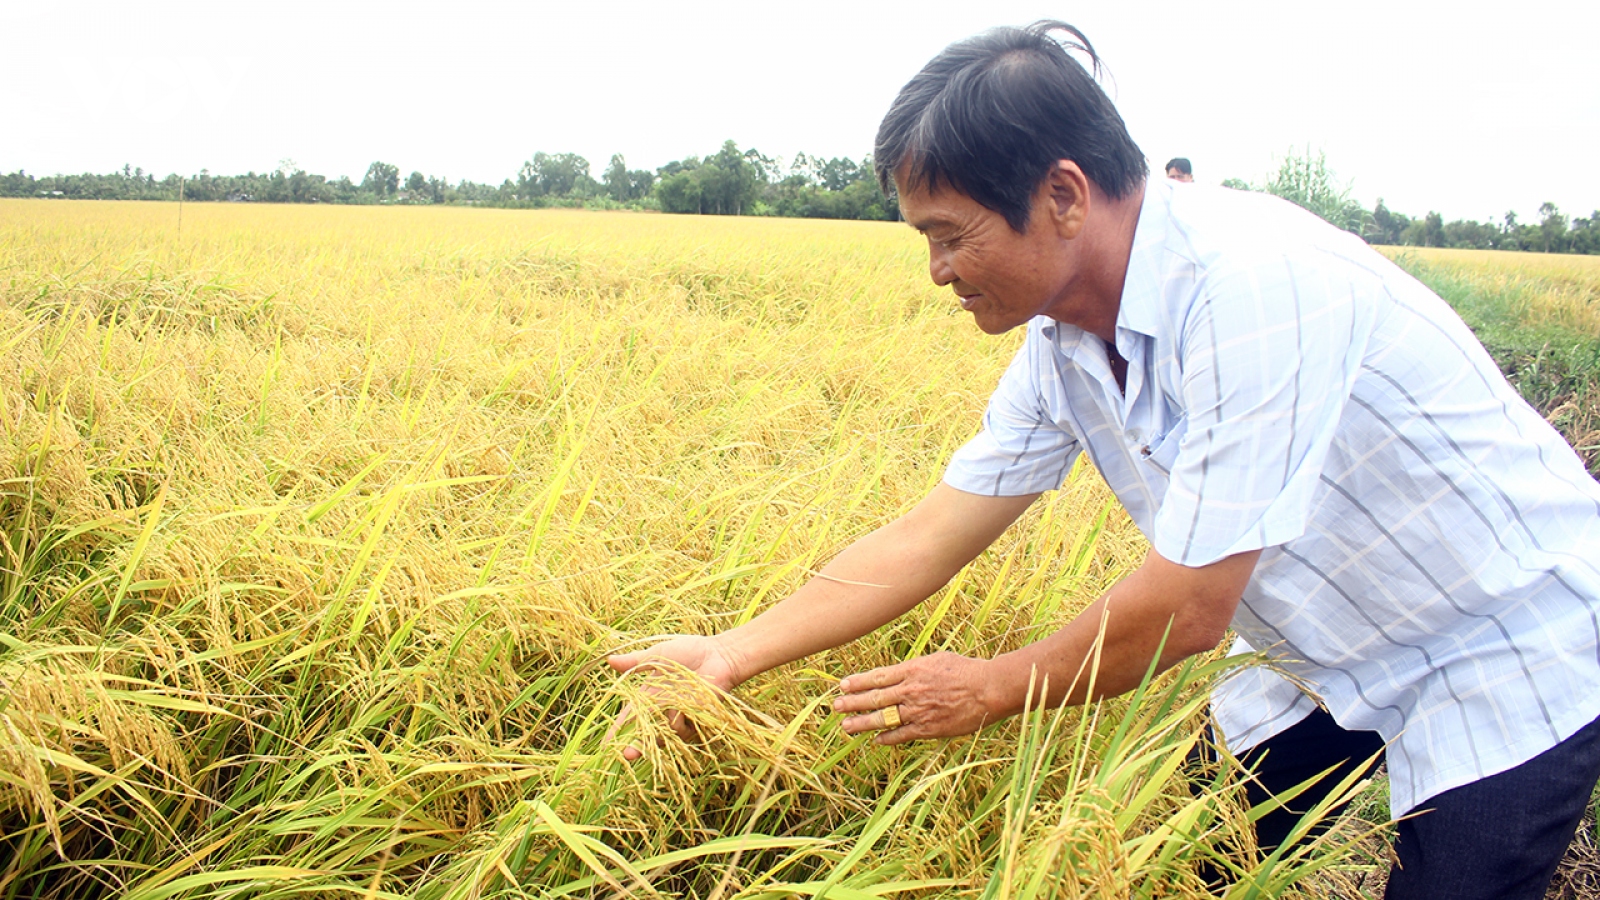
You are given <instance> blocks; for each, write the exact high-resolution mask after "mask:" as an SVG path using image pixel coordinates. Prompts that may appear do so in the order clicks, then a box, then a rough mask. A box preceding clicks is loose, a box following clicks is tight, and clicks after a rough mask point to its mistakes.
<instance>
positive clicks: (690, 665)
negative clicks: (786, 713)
mask: <svg viewBox="0 0 1600 900" xmlns="http://www.w3.org/2000/svg"><path fill="white" fill-rule="evenodd" d="M606 662H607V663H609V664H610V666H611V668H612V669H614V670H616V671H617V672H618V673H627V672H631V671H633V670H634V669H638V668H643V669H646V670H648V669H650V668H651V667H652V666H662V665H663V664H671V663H676V664H678V665H680V666H682V667H683V668H685V669H688V670H689V671H691V672H693V673H694V674H696V675H698V676H700V677H701V678H704V679H705V680H706V681H707V682H709V683H710V684H711V686H712V687H715V688H717V689H718V690H721V691H731V690H733V689H734V688H735V687H737V686H738V684H739V682H740V681H742V680H743V677H742V676H741V675H740V674H739V670H738V668H737V665H736V662H735V660H734V654H733V653H732V652H730V651H729V650H728V648H727V647H726V646H724V645H723V643H722V642H721V641H719V640H717V639H716V638H714V637H700V636H696V635H685V636H682V637H675V638H672V639H670V640H666V641H662V642H661V643H659V644H656V645H655V646H654V647H650V648H648V649H645V650H639V651H637V652H634V653H618V654H615V655H612V656H609V657H607V658H606ZM647 690H648V688H647ZM631 715H633V708H632V707H631V706H624V707H623V708H622V712H621V713H620V714H619V715H618V716H617V721H616V723H615V724H613V725H612V726H611V730H610V732H608V733H607V735H606V736H607V738H610V737H612V736H614V735H615V734H616V733H617V729H618V728H620V727H621V726H622V724H623V723H624V722H626V721H627V720H628V718H629V717H630V716H631ZM667 724H669V725H671V726H672V730H673V731H676V732H677V733H678V734H679V735H680V736H681V737H683V738H685V739H688V738H690V737H692V736H693V734H694V731H693V728H692V726H691V725H690V724H689V720H688V719H687V718H686V717H685V716H684V715H683V713H681V712H678V711H676V710H672V711H669V712H668V716H667ZM641 755H642V754H641V752H640V750H639V748H638V747H631V746H630V747H624V748H623V749H622V758H623V759H626V760H628V761H630V762H631V761H633V760H636V759H638V758H639V757H640V756H641Z"/></svg>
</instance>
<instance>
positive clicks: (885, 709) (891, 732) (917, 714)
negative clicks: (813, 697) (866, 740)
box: [833, 653, 997, 744]
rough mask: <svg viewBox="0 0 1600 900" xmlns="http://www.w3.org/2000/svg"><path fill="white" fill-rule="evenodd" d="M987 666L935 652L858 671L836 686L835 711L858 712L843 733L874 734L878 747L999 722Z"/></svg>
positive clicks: (952, 734) (955, 733)
mask: <svg viewBox="0 0 1600 900" xmlns="http://www.w3.org/2000/svg"><path fill="white" fill-rule="evenodd" d="M988 666H989V661H988V660H982V659H972V658H970V657H966V656H959V655H957V654H954V653H934V654H932V655H929V656H919V657H917V658H916V659H912V660H907V661H906V662H903V663H899V664H896V665H893V666H884V667H883V668H881V669H873V670H871V671H868V672H860V673H858V674H855V675H850V676H847V677H845V678H844V679H843V680H842V681H840V682H839V692H840V694H842V695H843V696H841V697H839V699H837V700H835V701H833V710H834V712H838V713H855V714H856V715H851V716H850V717H849V718H847V719H845V720H844V730H845V732H846V733H848V734H860V733H862V732H865V731H877V732H880V733H879V734H878V737H877V739H876V740H877V742H878V743H879V744H901V743H904V742H906V741H914V740H920V739H922V738H947V737H958V736H960V735H963V734H971V733H972V732H974V731H977V730H978V729H980V728H982V727H983V726H984V725H986V724H988V723H990V722H991V721H993V720H994V719H995V718H997V717H996V716H994V715H993V713H992V712H991V711H990V702H991V701H990V699H989V697H988V694H989V679H988V677H987V675H988V673H987V668H988ZM890 710H893V711H890ZM897 714H898V717H899V725H898V726H897V727H894V723H895V717H896V715H897Z"/></svg>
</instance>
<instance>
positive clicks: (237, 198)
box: [228, 191, 255, 203]
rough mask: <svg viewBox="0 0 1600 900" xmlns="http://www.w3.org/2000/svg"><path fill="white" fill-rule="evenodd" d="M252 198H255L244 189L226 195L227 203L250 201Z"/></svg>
mask: <svg viewBox="0 0 1600 900" xmlns="http://www.w3.org/2000/svg"><path fill="white" fill-rule="evenodd" d="M254 199H255V198H254V197H252V196H250V195H249V194H246V193H245V192H244V191H234V192H233V193H231V194H229V195H228V202H229V203H249V202H250V201H252V200H254Z"/></svg>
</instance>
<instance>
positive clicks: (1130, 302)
mask: <svg viewBox="0 0 1600 900" xmlns="http://www.w3.org/2000/svg"><path fill="white" fill-rule="evenodd" d="M1172 192H1173V183H1172V182H1171V181H1168V180H1167V179H1165V178H1151V179H1146V180H1145V185H1144V201H1143V202H1142V203H1141V204H1140V206H1139V222H1138V224H1137V225H1136V226H1134V231H1133V251H1132V252H1131V253H1130V254H1129V255H1128V273H1127V275H1126V276H1124V278H1123V280H1122V299H1121V301H1120V303H1119V305H1118V307H1117V329H1118V330H1119V331H1120V330H1122V329H1128V330H1130V331H1136V332H1138V333H1140V334H1144V335H1149V336H1151V337H1155V336H1157V335H1158V333H1159V332H1160V330H1161V326H1162V316H1161V305H1160V301H1159V298H1160V297H1161V284H1162V277H1161V264H1162V256H1163V253H1162V249H1163V248H1164V247H1165V246H1166V243H1167V221H1168V219H1169V218H1171V215H1172V209H1171V207H1172Z"/></svg>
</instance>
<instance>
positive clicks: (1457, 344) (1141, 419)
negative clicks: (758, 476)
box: [944, 179, 1600, 814]
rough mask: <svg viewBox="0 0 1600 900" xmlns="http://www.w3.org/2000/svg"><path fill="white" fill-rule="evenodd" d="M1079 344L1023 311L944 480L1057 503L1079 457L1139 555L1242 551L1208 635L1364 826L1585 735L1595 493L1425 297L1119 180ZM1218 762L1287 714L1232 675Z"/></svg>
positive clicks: (1393, 272) (1346, 255) (1359, 247)
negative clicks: (1324, 711)
mask: <svg viewBox="0 0 1600 900" xmlns="http://www.w3.org/2000/svg"><path fill="white" fill-rule="evenodd" d="M1116 342H1117V350H1118V352H1119V353H1120V354H1121V355H1122V356H1123V357H1125V358H1126V359H1127V360H1128V374H1127V390H1126V395H1125V396H1124V394H1123V393H1122V392H1121V391H1119V389H1118V387H1117V384H1116V381H1115V379H1114V378H1113V376H1112V374H1111V370H1110V366H1109V364H1108V362H1107V354H1106V351H1105V344H1104V343H1103V342H1102V341H1101V340H1100V339H1099V338H1097V337H1095V336H1093V335H1091V334H1088V333H1087V332H1084V331H1082V330H1081V329H1079V328H1077V327H1075V326H1072V325H1066V324H1062V323H1059V322H1056V321H1054V320H1052V319H1049V318H1045V317H1039V318H1036V319H1034V320H1033V321H1032V322H1031V323H1030V324H1029V326H1028V334H1027V337H1026V340H1025V342H1024V344H1023V346H1022V348H1021V350H1019V351H1018V353H1017V355H1016V358H1015V359H1014V360H1013V361H1012V363H1011V366H1010V368H1009V369H1008V370H1007V371H1006V373H1005V375H1004V377H1003V378H1002V380H1001V382H1000V385H999V387H998V389H997V390H996V391H995V394H994V396H993V398H992V399H991V400H990V403H989V408H988V411H987V413H986V414H985V417H984V427H983V430H982V432H981V433H979V434H978V435H977V436H976V437H975V438H973V439H972V441H970V442H969V443H968V444H967V445H966V446H964V447H962V448H961V449H960V450H959V451H957V453H956V454H955V457H954V458H953V459H952V461H951V463H950V466H949V468H948V470H947V471H946V473H945V476H944V478H945V481H946V483H948V484H950V485H951V486H952V487H955V488H958V489H960V490H963V491H968V492H971V493H978V494H988V495H993V496H1008V495H1018V494H1028V493H1033V492H1036V491H1043V490H1049V489H1053V488H1056V487H1059V486H1060V484H1061V482H1062V480H1063V479H1064V478H1065V476H1066V473H1067V471H1068V469H1069V468H1070V467H1071V466H1072V464H1073V462H1074V460H1076V458H1077V456H1078V453H1079V452H1080V451H1087V452H1088V454H1089V458H1090V460H1091V461H1093V462H1094V464H1095V466H1096V467H1097V468H1098V469H1099V471H1100V473H1101V475H1102V476H1103V477H1104V478H1105V479H1106V481H1107V483H1108V484H1109V485H1110V486H1111V489H1112V490H1113V491H1114V492H1115V493H1116V495H1117V497H1118V499H1119V500H1121V502H1122V504H1123V505H1124V506H1125V507H1126V508H1127V510H1128V512H1129V514H1130V515H1131V516H1132V517H1133V520H1134V522H1135V523H1137V525H1138V527H1139V528H1140V529H1141V530H1142V531H1143V532H1144V534H1145V535H1146V536H1147V537H1148V538H1149V539H1150V542H1151V544H1153V545H1154V547H1155V549H1156V550H1157V551H1158V552H1159V553H1161V555H1162V556H1164V557H1166V558H1167V559H1169V560H1172V561H1175V562H1179V563H1183V564H1185V565H1190V566H1200V565H1204V564H1207V563H1211V562H1215V561H1216V560H1219V559H1222V558H1223V557H1226V556H1230V555H1233V554H1236V553H1243V552H1246V551H1250V550H1257V549H1261V550H1264V552H1263V553H1262V555H1261V560H1260V563H1259V564H1258V566H1257V567H1256V571H1255V574H1254V575H1253V576H1252V578H1251V580H1250V584H1249V587H1248V588H1247V589H1246V591H1245V593H1244V597H1243V599H1242V601H1241V603H1240V606H1239V609H1238V611H1237V613H1236V614H1235V616H1234V619H1233V627H1234V629H1235V630H1236V631H1237V632H1238V633H1239V634H1240V636H1241V637H1242V638H1244V639H1247V640H1248V641H1249V642H1250V643H1252V644H1253V645H1255V646H1256V647H1261V648H1267V652H1268V653H1269V654H1270V655H1272V656H1273V657H1274V659H1276V660H1277V661H1279V662H1280V663H1281V665H1282V667H1283V668H1284V669H1285V670H1286V671H1288V672H1290V673H1291V674H1292V675H1294V676H1295V677H1296V678H1297V679H1300V680H1302V681H1303V682H1304V683H1305V684H1306V685H1308V686H1309V687H1310V688H1311V689H1313V690H1314V691H1315V692H1316V694H1317V695H1318V696H1319V697H1320V699H1321V700H1322V702H1323V703H1324V704H1325V705H1326V706H1327V708H1328V710H1329V712H1330V713H1332V714H1333V716H1334V718H1335V719H1336V720H1337V721H1338V722H1339V723H1340V724H1341V725H1342V726H1343V727H1345V728H1348V729H1359V730H1372V731H1377V732H1379V733H1380V734H1382V735H1383V737H1384V738H1385V739H1387V740H1389V741H1391V742H1392V743H1391V745H1390V748H1389V752H1388V763H1389V773H1390V790H1391V804H1392V807H1393V810H1394V811H1395V813H1396V814H1400V813H1404V812H1406V811H1409V810H1410V809H1412V808H1413V807H1415V806H1416V805H1417V804H1419V803H1421V802H1422V801H1423V800H1425V799H1427V798H1428V797H1431V796H1433V795H1435V794H1438V793H1440V792H1441V791H1445V790H1448V789H1450V788H1453V787H1457V786H1460V785H1463V784H1467V783H1470V782H1473V781H1476V780H1478V779H1480V778H1484V777H1487V776H1489V775H1493V774H1495V773H1498V772H1502V771H1505V770H1506V769H1509V768H1512V767H1514V766H1516V765H1519V764H1521V763H1523V762H1526V761H1527V760H1529V759H1531V758H1533V757H1534V756H1536V755H1538V754H1539V753H1541V752H1543V751H1545V750H1547V749H1549V748H1550V747H1552V746H1554V745H1555V744H1557V743H1559V742H1560V741H1562V740H1564V739H1565V738H1567V737H1569V736H1571V735H1572V734H1573V733H1574V732H1576V731H1577V730H1578V729H1579V728H1581V727H1582V726H1583V725H1585V724H1587V723H1588V722H1590V721H1591V720H1593V719H1595V718H1596V717H1597V716H1600V568H1597V561H1600V484H1596V482H1595V481H1594V480H1593V479H1591V478H1590V477H1589V475H1588V473H1587V472H1585V471H1584V469H1583V466H1582V464H1581V463H1580V462H1579V460H1578V457H1577V455H1576V454H1575V453H1574V452H1573V450H1572V449H1571V447H1570V446H1568V445H1567V443H1566V442H1565V441H1564V440H1562V438H1561V436H1560V435H1559V434H1557V433H1556V431H1555V430H1554V429H1553V428H1551V427H1550V425H1549V424H1548V423H1546V422H1545V421H1544V420H1543V419H1542V418H1540V416H1539V415H1538V414H1537V413H1536V412H1534V410H1533V409H1532V408H1531V407H1529V406H1528V405H1527V404H1526V403H1525V402H1523V401H1522V399H1521V398H1520V397H1519V396H1518V395H1517V393H1516V391H1515V390H1513V389H1512V388H1511V387H1510V385H1508V384H1507V383H1506V381H1505V379H1504V378H1503V377H1502V376H1501V374H1500V372H1499V370H1498V369H1497V368H1496V367H1495V365H1494V362H1493V361H1492V360H1491V359H1490V358H1489V356H1488V354H1487V353H1486V352H1485V351H1484V349H1483V347H1482V345H1480V344H1479V343H1478V341H1477V340H1476V339H1475V338H1474V337H1473V336H1472V333H1471V332H1470V331H1469V330H1468V329H1467V327H1466V326H1465V325H1464V324H1463V323H1462V322H1461V320H1460V318H1459V317H1458V316H1457V315H1456V314H1455V313H1454V311H1452V310H1451V309H1450V308H1449V307H1448V306H1447V305H1446V304H1445V303H1444V301H1442V300H1440V299H1439V298H1438V297H1437V296H1435V295H1434V294H1433V293H1432V292H1431V291H1429V290H1428V289H1427V288H1425V287H1424V286H1423V285H1422V284H1420V283H1419V282H1417V281H1416V280H1414V279H1413V278H1411V277H1410V276H1408V275H1406V274H1405V273H1404V272H1402V271H1401V270H1400V269H1399V268H1398V267H1396V266H1395V265H1393V264H1392V263H1390V262H1389V261H1388V260H1387V259H1385V258H1383V257H1382V256H1380V255H1379V254H1378V253H1376V252H1375V251H1373V250H1372V249H1370V248H1368V247H1367V246H1366V245H1365V244H1363V243H1362V242H1361V241H1360V240H1359V239H1357V238H1355V237H1353V236H1351V235H1348V234H1345V233H1344V232H1341V231H1338V230H1336V229H1334V228H1332V227H1331V226H1329V225H1327V224H1325V223H1323V222H1322V221H1321V220H1320V219H1317V218H1315V217H1314V216H1312V215H1310V214H1309V213H1306V212H1303V211H1301V210H1300V209H1298V208H1296V207H1293V206H1291V205H1289V204H1287V203H1284V202H1283V201H1280V200H1278V199H1276V198H1272V197H1267V196H1264V195H1259V194H1251V193H1246V192H1239V191H1231V190H1227V189H1224V188H1206V187H1200V186H1193V185H1177V184H1175V183H1174V182H1170V181H1167V180H1166V179H1156V180H1155V181H1153V182H1151V183H1149V184H1148V185H1146V188H1145V197H1144V203H1143V207H1142V209H1141V211H1140V215H1139V223H1138V229H1137V232H1136V234H1135V237H1134V246H1133V252H1132V256H1131V258H1130V260H1129V265H1128V274H1127V280H1126V282H1125V283H1124V286H1123V294H1122V305H1121V309H1120V311H1119V313H1118V316H1117V328H1116ZM1213 707H1214V709H1215V711H1216V715H1217V719H1218V722H1219V724H1220V725H1221V727H1222V729H1223V732H1224V734H1226V735H1227V736H1228V740H1229V743H1230V745H1232V746H1233V747H1234V748H1235V749H1236V750H1237V749H1240V748H1242V747H1243V746H1249V745H1252V744H1254V743H1256V742H1258V741H1259V740H1261V739H1264V738H1265V737H1267V736H1270V735H1271V734H1274V733H1277V732H1278V731H1280V730H1282V729H1283V728H1285V727H1287V726H1288V725H1290V724H1293V723H1294V722H1295V721H1297V720H1298V719H1299V718H1301V717H1302V716H1303V715H1304V714H1305V713H1306V712H1308V711H1309V709H1310V708H1311V706H1310V702H1309V701H1308V700H1307V699H1305V698H1304V697H1303V696H1302V695H1301V694H1300V693H1299V692H1298V690H1296V689H1295V688H1293V687H1292V686H1291V685H1290V684H1289V683H1288V682H1286V681H1284V680H1282V679H1281V678H1278V677H1277V676H1274V675H1271V674H1270V673H1267V672H1264V671H1251V670H1247V671H1245V672H1243V673H1241V675H1240V677H1237V678H1234V679H1232V680H1230V681H1229V682H1227V683H1226V684H1225V685H1224V686H1223V687H1221V688H1219V689H1218V691H1217V692H1216V694H1215V695H1214V697H1213Z"/></svg>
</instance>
